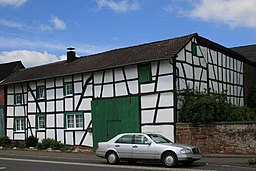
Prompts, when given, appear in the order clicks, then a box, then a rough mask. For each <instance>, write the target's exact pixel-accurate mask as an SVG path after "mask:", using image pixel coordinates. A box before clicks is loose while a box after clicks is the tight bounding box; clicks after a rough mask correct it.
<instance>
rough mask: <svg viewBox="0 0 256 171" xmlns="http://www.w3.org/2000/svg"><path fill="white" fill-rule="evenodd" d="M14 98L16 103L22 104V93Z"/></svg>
mask: <svg viewBox="0 0 256 171" xmlns="http://www.w3.org/2000/svg"><path fill="white" fill-rule="evenodd" d="M14 100H15V101H14V102H15V105H20V104H21V103H22V96H21V94H16V95H15V99H14Z"/></svg>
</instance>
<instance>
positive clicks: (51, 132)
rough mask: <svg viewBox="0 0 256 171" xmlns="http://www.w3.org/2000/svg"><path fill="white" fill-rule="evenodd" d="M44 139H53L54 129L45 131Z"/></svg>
mask: <svg viewBox="0 0 256 171" xmlns="http://www.w3.org/2000/svg"><path fill="white" fill-rule="evenodd" d="M45 132H46V137H47V138H53V139H55V130H54V129H46V130H45Z"/></svg>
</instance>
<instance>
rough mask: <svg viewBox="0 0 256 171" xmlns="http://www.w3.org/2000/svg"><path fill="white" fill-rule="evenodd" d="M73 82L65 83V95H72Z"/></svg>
mask: <svg viewBox="0 0 256 171" xmlns="http://www.w3.org/2000/svg"><path fill="white" fill-rule="evenodd" d="M73 93H74V90H73V84H72V83H65V96H71V95H73Z"/></svg>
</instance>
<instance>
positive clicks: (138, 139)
mask: <svg viewBox="0 0 256 171" xmlns="http://www.w3.org/2000/svg"><path fill="white" fill-rule="evenodd" d="M147 141H148V139H147V138H146V137H145V136H143V135H135V137H134V143H135V144H146V142H147Z"/></svg>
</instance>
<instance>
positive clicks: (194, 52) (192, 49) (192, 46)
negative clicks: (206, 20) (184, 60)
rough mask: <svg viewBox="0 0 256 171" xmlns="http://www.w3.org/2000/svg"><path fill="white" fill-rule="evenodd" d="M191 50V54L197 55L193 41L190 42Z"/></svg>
mask: <svg viewBox="0 0 256 171" xmlns="http://www.w3.org/2000/svg"><path fill="white" fill-rule="evenodd" d="M191 51H192V54H193V55H197V45H196V44H195V43H192V44H191Z"/></svg>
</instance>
